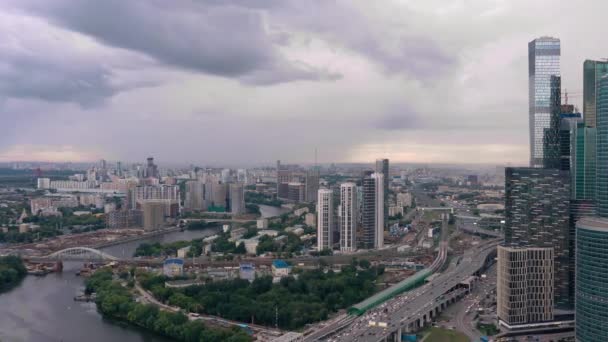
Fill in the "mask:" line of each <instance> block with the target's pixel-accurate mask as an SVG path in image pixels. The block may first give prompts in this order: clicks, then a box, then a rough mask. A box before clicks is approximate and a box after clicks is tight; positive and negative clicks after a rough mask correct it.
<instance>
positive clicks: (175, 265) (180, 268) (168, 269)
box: [163, 258, 184, 277]
mask: <svg viewBox="0 0 608 342" xmlns="http://www.w3.org/2000/svg"><path fill="white" fill-rule="evenodd" d="M163 274H164V275H165V276H167V277H179V276H181V275H183V274H184V259H179V258H171V259H167V260H165V262H164V263H163Z"/></svg>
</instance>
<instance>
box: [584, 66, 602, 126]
mask: <svg viewBox="0 0 608 342" xmlns="http://www.w3.org/2000/svg"><path fill="white" fill-rule="evenodd" d="M604 75H608V61H591V60H586V61H585V63H584V64H583V113H584V114H585V125H586V126H587V127H596V124H597V122H596V110H597V103H596V101H597V86H598V82H599V80H600V79H601V78H602V76H604Z"/></svg>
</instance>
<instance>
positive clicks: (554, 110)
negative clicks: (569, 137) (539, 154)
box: [543, 76, 570, 169]
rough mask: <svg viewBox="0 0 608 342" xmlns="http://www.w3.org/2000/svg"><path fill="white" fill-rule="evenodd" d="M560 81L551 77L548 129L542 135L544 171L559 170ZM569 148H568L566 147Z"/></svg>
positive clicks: (555, 77) (559, 78) (556, 77)
mask: <svg viewBox="0 0 608 342" xmlns="http://www.w3.org/2000/svg"><path fill="white" fill-rule="evenodd" d="M561 83H562V79H561V77H559V76H551V82H550V84H551V95H550V118H549V127H548V128H545V129H544V133H543V167H544V168H545V169H560V166H561V155H560V152H561V151H560V129H561V121H562V116H561V111H562V96H561V89H562V87H561ZM568 147H570V146H568Z"/></svg>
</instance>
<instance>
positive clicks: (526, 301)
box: [496, 246, 554, 328]
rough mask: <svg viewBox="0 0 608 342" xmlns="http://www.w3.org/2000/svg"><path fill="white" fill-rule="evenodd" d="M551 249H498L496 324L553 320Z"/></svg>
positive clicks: (552, 259) (509, 325) (502, 247)
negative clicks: (497, 320)
mask: <svg viewBox="0 0 608 342" xmlns="http://www.w3.org/2000/svg"><path fill="white" fill-rule="evenodd" d="M553 252H554V251H553V248H550V247H549V248H539V247H508V246H498V265H497V271H496V272H497V275H498V280H497V283H496V293H497V296H496V311H497V314H498V318H499V319H500V324H501V325H504V326H506V327H507V328H512V327H513V326H515V325H520V324H529V323H538V322H547V321H551V320H553V317H554V316H553V304H554V303H553V299H554V294H553V283H554V279H553V276H554V273H553V272H554V265H553V263H554V257H553Z"/></svg>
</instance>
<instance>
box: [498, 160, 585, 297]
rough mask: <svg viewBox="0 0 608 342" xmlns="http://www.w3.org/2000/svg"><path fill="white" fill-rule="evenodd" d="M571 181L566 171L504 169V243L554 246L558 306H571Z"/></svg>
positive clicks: (526, 245) (509, 245)
mask: <svg viewBox="0 0 608 342" xmlns="http://www.w3.org/2000/svg"><path fill="white" fill-rule="evenodd" d="M569 214H570V180H569V173H568V172H567V171H560V170H555V169H539V168H513V167H509V168H506V170H505V221H506V222H505V246H507V247H538V248H553V250H554V256H555V262H554V265H555V270H554V278H555V288H554V293H555V305H556V307H558V308H570V307H572V301H573V298H572V297H571V294H572V291H571V290H570V288H571V286H572V284H571V283H570V280H571V279H572V277H571V272H573V270H572V269H571V265H572V260H571V258H572V257H573V256H572V254H571V250H570V237H571V234H570V225H569V219H570V217H569Z"/></svg>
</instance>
